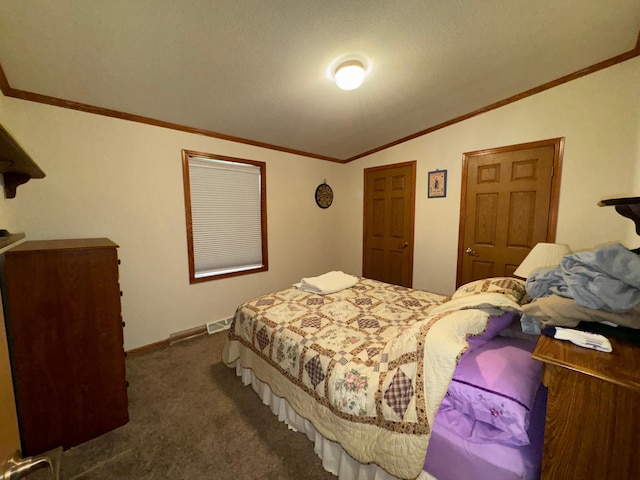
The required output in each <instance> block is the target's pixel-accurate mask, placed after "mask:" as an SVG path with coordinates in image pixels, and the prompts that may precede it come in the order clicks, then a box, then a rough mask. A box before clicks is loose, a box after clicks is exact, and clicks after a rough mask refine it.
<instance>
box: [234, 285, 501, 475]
mask: <svg viewBox="0 0 640 480" xmlns="http://www.w3.org/2000/svg"><path fill="white" fill-rule="evenodd" d="M447 299H448V297H445V296H442V295H437V294H432V293H428V292H423V291H419V290H412V289H408V288H404V287H399V286H395V285H389V284H386V283H382V282H378V281H375V280H369V279H362V278H361V279H358V283H357V284H356V285H354V286H353V287H351V288H347V289H345V290H342V291H340V292H336V293H333V294H330V295H317V294H314V293H309V292H305V291H302V290H298V289H296V288H290V289H287V290H283V291H280V292H276V293H273V294H269V295H264V296H262V297H259V298H255V299H253V300H250V301H248V302H246V303H244V304H243V305H241V306H240V307H239V308H238V310H237V312H236V315H235V318H234V320H233V324H232V325H231V329H230V331H229V336H228V338H227V343H226V345H225V348H224V353H223V360H224V362H225V363H226V364H227V365H228V366H235V365H236V362H240V365H241V366H242V367H244V368H248V369H251V370H253V372H254V373H255V375H256V376H257V377H258V378H259V379H260V380H261V381H263V382H265V383H267V384H268V385H269V386H270V388H271V390H272V391H273V393H275V394H276V395H278V396H280V397H283V398H285V399H286V400H287V401H288V402H289V403H290V404H291V406H292V407H293V408H294V409H295V410H296V412H297V413H298V414H299V415H301V416H303V417H305V418H306V419H308V420H309V421H311V422H312V423H313V425H314V426H315V428H316V429H317V430H318V432H319V433H320V434H322V435H323V436H324V437H325V438H328V439H329V440H332V441H335V442H338V443H340V445H341V446H342V448H343V449H344V450H345V451H346V452H347V453H348V454H349V455H351V456H352V457H353V458H354V459H356V460H357V461H359V462H360V463H364V464H367V463H374V464H376V465H378V466H380V467H381V468H383V469H384V470H386V471H387V472H388V473H390V474H392V475H394V476H396V477H398V478H416V477H417V476H418V475H419V473H420V471H421V469H422V466H423V462H424V457H425V452H426V450H427V445H428V441H429V438H430V435H431V425H432V423H433V420H434V418H435V415H436V412H437V410H438V408H439V405H440V402H441V401H442V398H443V397H444V395H445V393H446V391H447V387H448V385H449V382H450V381H451V377H452V376H453V372H454V369H455V366H456V363H457V361H458V359H459V357H460V355H461V354H462V353H463V352H464V351H465V350H466V349H467V348H468V343H467V337H468V336H469V335H477V334H479V333H482V332H483V331H484V330H485V329H486V327H487V323H488V318H489V315H488V314H487V313H485V312H483V311H481V310H475V309H470V310H453V311H451V310H449V309H447V308H442V307H440V308H438V309H436V310H439V311H440V312H441V313H435V314H432V313H430V312H431V311H432V310H434V308H435V307H437V306H438V305H440V304H442V302H444V301H445V300H447ZM443 306H444V305H443Z"/></svg>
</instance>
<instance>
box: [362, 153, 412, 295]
mask: <svg viewBox="0 0 640 480" xmlns="http://www.w3.org/2000/svg"><path fill="white" fill-rule="evenodd" d="M417 165H418V161H417V160H410V161H408V162H401V163H392V164H388V165H380V166H378V167H369V168H365V169H364V170H363V171H362V182H363V187H362V275H363V276H364V266H365V260H366V253H367V250H366V248H365V241H366V238H367V172H374V171H377V170H387V169H391V168H399V167H411V175H412V176H413V185H412V191H413V193H412V195H411V210H410V213H411V215H410V217H411V240H410V241H409V246H408V247H407V248H408V250H409V251H408V255H409V288H412V287H413V244H414V240H415V231H416V172H417Z"/></svg>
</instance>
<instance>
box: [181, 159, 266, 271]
mask: <svg viewBox="0 0 640 480" xmlns="http://www.w3.org/2000/svg"><path fill="white" fill-rule="evenodd" d="M265 165H266V164H265V163H264V162H257V161H254V160H243V159H241V158H232V157H224V156H222V155H212V154H208V153H199V152H192V151H188V150H183V151H182V174H183V177H184V203H185V213H186V220H187V242H188V252H189V279H190V282H191V283H198V282H204V281H208V280H215V279H218V278H225V277H230V276H234V275H244V274H248V273H255V272H264V271H266V270H268V261H267V206H266V199H267V193H266V179H265V170H266V167H265Z"/></svg>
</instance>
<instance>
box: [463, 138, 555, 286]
mask: <svg viewBox="0 0 640 480" xmlns="http://www.w3.org/2000/svg"><path fill="white" fill-rule="evenodd" d="M562 146H563V139H561V138H556V139H551V140H543V141H540V142H533V143H526V144H521V145H512V146H508V147H501V148H495V149H491V150H482V151H477V152H470V153H465V154H464V159H463V167H462V198H461V206H460V209H461V210H460V232H459V242H458V275H457V282H456V283H457V285H458V286H460V285H462V284H464V283H467V282H470V281H473V280H478V279H481V278H489V277H501V276H511V275H512V274H513V272H514V270H515V269H516V268H517V267H518V265H519V264H520V263H521V262H522V260H523V259H524V257H526V255H527V254H528V253H529V251H530V250H531V249H532V248H533V247H534V246H535V244H536V243H538V242H554V241H555V235H556V222H557V211H558V198H559V193H560V163H561V156H562Z"/></svg>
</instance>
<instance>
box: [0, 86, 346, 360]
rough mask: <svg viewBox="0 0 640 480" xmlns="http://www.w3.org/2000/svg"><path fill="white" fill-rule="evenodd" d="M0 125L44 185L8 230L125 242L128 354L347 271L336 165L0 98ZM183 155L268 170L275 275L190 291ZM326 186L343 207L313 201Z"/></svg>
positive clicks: (13, 213)
mask: <svg viewBox="0 0 640 480" xmlns="http://www.w3.org/2000/svg"><path fill="white" fill-rule="evenodd" d="M0 123H2V124H3V125H4V126H5V128H6V129H7V130H8V131H9V132H10V133H11V134H12V135H13V136H14V138H15V139H16V140H17V141H18V143H20V144H21V146H22V147H23V148H24V149H25V150H26V151H27V152H28V153H29V154H30V155H31V156H32V158H33V159H34V160H35V161H36V163H37V164H38V165H39V166H40V167H41V168H42V169H43V170H44V172H45V173H46V175H47V176H46V178H44V179H35V180H31V181H29V182H28V183H27V184H25V185H22V186H20V187H18V191H17V195H16V198H14V199H4V198H2V199H1V200H0V215H2V216H0V222H1V223H0V228H7V229H9V230H10V231H12V232H26V234H27V239H51V238H74V237H75V238H86V237H108V238H111V239H112V240H113V241H115V242H116V243H118V244H119V245H120V249H119V257H120V259H121V260H122V265H121V267H120V284H121V289H122V290H123V292H124V296H123V298H122V310H123V318H124V320H125V321H126V324H127V326H126V328H125V347H126V348H127V349H130V348H134V347H138V346H141V345H145V344H149V343H152V342H155V341H159V340H163V339H166V338H168V336H169V335H170V334H171V333H174V332H179V331H183V330H186V329H189V328H191V327H194V326H198V325H202V324H204V323H206V322H208V321H212V320H218V319H222V318H227V317H230V316H232V315H233V313H234V311H235V309H236V307H237V306H238V305H239V304H240V303H241V302H242V301H244V300H247V299H249V298H252V297H255V296H258V295H261V294H264V293H267V292H269V291H274V290H276V289H281V288H286V287H287V286H289V285H290V284H291V283H293V282H295V281H297V280H299V279H300V278H301V277H303V276H309V275H318V274H320V273H324V272H325V271H327V270H331V269H338V268H339V265H338V263H337V259H336V256H335V255H333V252H334V251H335V249H336V246H335V242H336V239H337V235H338V234H337V232H336V231H335V230H334V229H333V228H332V226H333V225H334V223H335V218H336V216H337V212H338V210H339V208H340V207H341V203H342V200H341V199H342V198H343V197H344V196H343V192H342V191H341V187H340V186H339V185H334V180H335V179H336V178H337V177H338V175H340V172H341V169H343V168H344V167H343V166H342V165H340V164H336V163H331V162H326V161H320V160H311V159H308V158H303V157H298V156H295V155H291V154H285V153H280V152H276V151H272V150H267V149H261V148H257V147H252V146H248V145H241V144H235V143H231V142H226V141H222V140H217V139H212V138H207V137H204V136H200V135H192V134H187V133H183V132H177V131H172V130H168V129H163V128H158V127H153V126H149V125H142V124H137V123H133V122H128V121H123V120H117V119H113V118H108V117H102V116H98V115H91V114H87V113H83V112H77V111H73V110H68V109H63V108H57V107H52V106H48V105H43V104H38V103H33V102H26V101H22V100H17V99H12V98H6V97H1V96H0ZM183 148H184V149H190V150H196V151H202V152H209V153H217V154H222V155H229V156H235V157H240V158H247V159H254V160H261V161H266V162H267V173H266V176H267V207H268V212H267V221H268V234H269V237H268V240H269V265H270V266H269V271H268V272H264V273H259V274H253V275H244V276H239V277H234V278H229V279H224V280H216V281H211V282H205V283H201V284H197V285H190V284H189V275H188V267H187V243H186V229H185V214H184V194H183V183H182V163H181V162H182V157H181V149H183ZM324 179H327V182H328V183H329V184H330V185H332V186H334V189H335V197H336V200H335V204H334V206H332V207H331V208H329V209H327V210H322V209H320V208H318V207H317V206H316V204H315V199H314V193H315V188H316V186H317V185H318V184H319V183H321V182H322V181H323V180H324ZM355 273H358V272H355Z"/></svg>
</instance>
